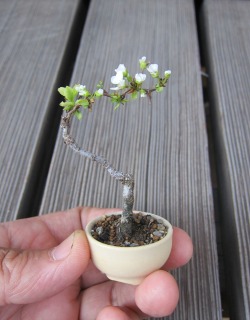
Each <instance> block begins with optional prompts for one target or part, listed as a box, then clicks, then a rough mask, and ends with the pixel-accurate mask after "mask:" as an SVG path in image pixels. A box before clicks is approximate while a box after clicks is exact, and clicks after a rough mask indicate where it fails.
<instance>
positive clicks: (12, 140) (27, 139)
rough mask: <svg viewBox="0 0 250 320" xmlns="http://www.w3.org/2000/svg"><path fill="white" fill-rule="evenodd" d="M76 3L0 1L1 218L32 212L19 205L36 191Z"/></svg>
mask: <svg viewBox="0 0 250 320" xmlns="http://www.w3.org/2000/svg"><path fill="white" fill-rule="evenodd" d="M77 8H78V0H72V1H66V0H63V1H61V0H55V1H49V0H44V1H39V0H24V1H23V0H18V1H17V0H9V1H1V2H0V47H1V55H0V70H1V72H0V82H1V86H0V99H1V106H0V128H1V135H0V180H1V184H0V219H1V221H5V220H10V219H15V218H16V217H17V216H25V215H27V216H28V215H30V214H35V212H25V210H24V208H30V207H31V206H32V205H33V203H34V202H35V201H36V196H37V195H38V194H39V192H41V190H38V189H39V179H40V178H41V173H42V171H43V166H44V163H45V162H47V161H48V159H47V157H48V151H49V149H50V148H51V144H50V141H51V136H52V134H53V127H54V125H53V123H55V116H56V115H57V116H58V115H59V114H58V112H57V106H55V105H53V101H54V98H55V94H54V91H55V83H56V82H57V80H58V79H57V78H58V75H59V72H60V66H61V63H62V60H63V57H64V54H65V48H66V45H67V43H68V37H69V34H70V31H71V27H72V24H73V22H74V17H75V13H76V10H77ZM65 21H67V23H65ZM53 117H54V119H53ZM50 119H51V120H52V121H53V122H51V123H50V124H49V123H48V121H49V120H50ZM49 130H50V132H49ZM44 140H46V141H44ZM21 207H22V209H21Z"/></svg>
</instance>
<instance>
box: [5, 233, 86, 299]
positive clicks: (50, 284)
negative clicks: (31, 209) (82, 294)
mask: <svg viewBox="0 0 250 320" xmlns="http://www.w3.org/2000/svg"><path fill="white" fill-rule="evenodd" d="M89 259H90V253H89V246H88V242H87V239H86V235H85V233H84V232H83V231H82V230H80V231H75V232H74V233H73V234H72V235H71V236H70V237H68V238H67V239H66V240H65V241H63V242H62V243H61V244H60V245H59V246H57V247H55V248H53V249H50V250H24V251H17V250H13V249H0V266H1V268H0V283H1V286H0V305H6V304H10V303H13V304H26V303H32V302H36V301H40V300H42V299H45V298H48V297H50V296H52V295H54V294H56V293H58V292H60V291H61V290H63V289H65V288H66V287H68V286H69V285H70V284H72V283H73V282H74V281H76V280H77V279H78V278H79V277H80V275H81V274H82V272H83V271H84V269H85V268H86V267H87V264H88V262H89ZM62 279H63V281H62ZM79 286H80V283H79Z"/></svg>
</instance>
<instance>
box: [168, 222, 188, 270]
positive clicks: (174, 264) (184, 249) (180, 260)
mask: <svg viewBox="0 0 250 320" xmlns="http://www.w3.org/2000/svg"><path fill="white" fill-rule="evenodd" d="M192 255H193V243H192V240H191V238H190V237H189V235H188V234H187V233H186V232H185V231H184V230H182V229H180V228H176V227H174V232H173V244H172V250H171V253H170V256H169V258H168V260H167V262H166V263H165V265H164V266H163V269H164V270H172V269H175V268H178V267H181V266H183V265H185V264H186V263H188V261H189V260H190V259H191V257H192Z"/></svg>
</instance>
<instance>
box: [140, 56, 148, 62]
mask: <svg viewBox="0 0 250 320" xmlns="http://www.w3.org/2000/svg"><path fill="white" fill-rule="evenodd" d="M146 59H147V58H146V57H142V58H141V59H139V62H140V63H142V62H145V61H146Z"/></svg>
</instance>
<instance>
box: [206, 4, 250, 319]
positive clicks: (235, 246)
mask: <svg viewBox="0 0 250 320" xmlns="http://www.w3.org/2000/svg"><path fill="white" fill-rule="evenodd" d="M249 16H250V2H248V1H215V2H214V1H205V5H204V8H203V16H202V20H203V22H204V23H203V32H204V37H205V39H206V43H207V45H206V52H205V54H206V58H207V64H208V72H209V78H210V80H209V83H210V90H211V95H210V97H211V109H212V117H213V124H214V133H215V141H216V147H217V148H216V151H217V154H216V155H217V166H218V177H219V183H220V185H219V186H220V199H221V227H222V237H223V238H222V240H223V243H224V253H225V258H226V264H225V268H226V271H227V285H228V295H229V297H230V307H231V312H232V319H241V320H246V319H249V318H250V287H249V283H250V250H249V243H250V191H249V190H250V171H249V165H250V130H249V123H250V108H249V101H250V58H249V57H250V21H249Z"/></svg>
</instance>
